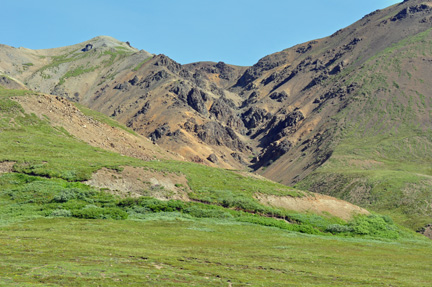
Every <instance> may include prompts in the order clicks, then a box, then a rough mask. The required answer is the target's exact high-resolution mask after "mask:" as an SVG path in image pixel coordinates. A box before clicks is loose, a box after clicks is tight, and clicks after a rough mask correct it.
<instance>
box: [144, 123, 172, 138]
mask: <svg viewBox="0 0 432 287" xmlns="http://www.w3.org/2000/svg"><path fill="white" fill-rule="evenodd" d="M169 133H170V127H169V126H168V124H163V125H162V126H160V127H158V128H157V129H156V130H154V132H152V133H151V134H150V135H149V137H150V139H151V140H152V141H153V142H156V141H157V140H158V139H160V138H162V137H163V136H164V135H167V134H169Z"/></svg>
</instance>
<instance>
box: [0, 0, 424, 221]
mask: <svg viewBox="0 0 432 287" xmlns="http://www.w3.org/2000/svg"><path fill="white" fill-rule="evenodd" d="M431 27H432V1H425V0H407V1H404V2H402V3H400V4H396V5H393V6H391V7H389V8H386V9H383V10H378V11H375V12H373V13H371V14H369V15H366V16H365V17H363V18H362V19H361V20H359V21H358V22H356V23H354V24H353V25H351V26H349V27H347V28H345V29H342V30H339V31H337V32H335V33H334V34H333V35H331V36H329V37H327V38H322V39H318V40H313V41H310V42H307V43H303V44H300V45H297V46H295V47H291V48H289V49H286V50H283V51H281V52H278V53H275V54H272V55H268V56H266V57H264V58H262V59H261V60H259V61H258V63H256V64H255V65H253V66H251V67H239V66H233V65H229V64H226V63H223V62H219V63H213V62H199V63H192V64H188V65H180V64H178V63H176V62H175V61H174V60H172V59H170V58H169V57H167V56H165V55H152V54H150V53H147V52H145V51H143V50H141V51H139V50H137V49H135V48H133V47H132V46H131V45H130V44H129V43H128V42H126V43H124V42H120V41H117V40H115V39H113V38H110V37H106V36H100V37H96V38H93V39H91V40H89V41H86V42H84V43H80V44H76V45H73V46H68V47H63V48H55V49H48V50H29V49H25V48H13V47H9V46H5V45H3V46H1V47H0V59H1V62H0V72H1V73H2V74H3V75H4V76H2V78H1V83H0V84H1V85H3V86H6V87H11V88H27V89H31V90H34V91H38V92H43V93H48V94H54V95H58V96H61V97H65V98H67V99H69V100H72V101H76V102H79V103H80V104H83V105H85V106H87V107H89V108H91V109H94V110H97V111H100V112H102V113H104V114H106V115H108V116H111V117H113V118H115V119H116V120H118V121H119V122H121V123H123V124H125V125H126V126H127V127H129V128H131V129H133V130H134V131H135V132H137V133H139V134H141V135H144V136H146V137H148V138H150V139H151V140H152V141H153V142H154V143H156V144H158V145H159V146H162V147H164V148H165V149H167V150H170V151H172V152H174V153H176V154H177V155H176V156H177V157H181V158H183V159H185V160H188V161H193V162H197V163H202V164H205V165H209V166H213V167H221V168H229V169H245V168H248V169H251V170H253V171H256V172H258V173H259V174H261V175H263V176H265V177H268V178H270V179H272V180H275V181H278V182H280V183H283V184H288V185H293V184H296V185H297V186H299V187H301V188H303V189H309V190H311V191H316V192H320V193H324V194H328V195H333V196H337V197H340V198H342V199H345V200H348V201H350V202H352V203H355V204H358V205H361V206H363V207H368V208H372V209H374V210H377V211H380V212H388V213H395V214H397V216H398V217H400V218H401V219H400V222H402V223H405V224H406V225H407V226H410V227H412V228H414V229H418V228H421V227H424V226H425V225H426V224H428V223H432V192H431V191H430V190H431V189H430V187H431V186H432V168H431V163H432V155H431V153H430V150H432V114H431V109H432V94H431V91H432V86H431V85H432V84H431V81H430V80H429V79H430V77H431V75H432V34H431V31H432V30H431ZM285 36H287V37H288V36H289V35H285Z"/></svg>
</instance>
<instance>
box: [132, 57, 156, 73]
mask: <svg viewBox="0 0 432 287" xmlns="http://www.w3.org/2000/svg"><path fill="white" fill-rule="evenodd" d="M151 59H153V57H148V58H147V59H145V60H143V61H142V62H140V63H139V64H138V65H136V67H135V68H133V70H134V71H135V72H136V71H138V70H139V69H140V68H141V67H142V66H143V65H144V64H145V63H147V62H148V61H150V60H151Z"/></svg>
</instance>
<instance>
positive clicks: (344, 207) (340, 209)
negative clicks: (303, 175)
mask: <svg viewBox="0 0 432 287" xmlns="http://www.w3.org/2000/svg"><path fill="white" fill-rule="evenodd" d="M255 198H256V199H258V200H259V201H260V202H261V203H262V204H265V205H269V206H273V207H278V208H283V209H286V210H293V211H297V212H311V213H316V214H326V213H328V214H331V215H333V216H336V217H339V218H342V219H343V220H350V219H351V218H352V217H353V216H354V215H356V214H369V212H368V211H367V210H365V209H363V208H361V207H358V206H356V205H353V204H351V203H349V202H346V201H343V200H340V199H337V198H334V197H331V196H327V195H322V194H312V195H307V196H305V197H289V196H276V195H267V194H257V195H255Z"/></svg>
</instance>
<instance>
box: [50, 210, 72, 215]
mask: <svg viewBox="0 0 432 287" xmlns="http://www.w3.org/2000/svg"><path fill="white" fill-rule="evenodd" d="M50 216H54V217H71V216H72V212H71V211H70V210H66V209H56V210H53V211H52V212H51V214H50Z"/></svg>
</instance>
